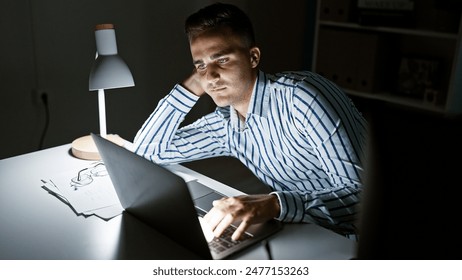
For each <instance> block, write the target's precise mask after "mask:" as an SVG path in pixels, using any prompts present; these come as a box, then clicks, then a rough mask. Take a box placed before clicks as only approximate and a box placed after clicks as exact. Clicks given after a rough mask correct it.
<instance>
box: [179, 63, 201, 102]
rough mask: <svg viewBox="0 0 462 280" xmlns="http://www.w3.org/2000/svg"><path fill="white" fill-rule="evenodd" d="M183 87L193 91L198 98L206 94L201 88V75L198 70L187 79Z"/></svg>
mask: <svg viewBox="0 0 462 280" xmlns="http://www.w3.org/2000/svg"><path fill="white" fill-rule="evenodd" d="M181 85H182V86H183V87H184V88H186V89H187V90H189V91H191V92H192V93H194V94H195V95H197V96H201V95H203V94H204V93H205V90H204V89H203V88H202V86H201V82H200V79H199V75H198V74H197V71H196V68H194V70H193V72H192V73H191V75H190V76H189V77H187V78H186V79H185V80H184V81H183V82H182V83H181Z"/></svg>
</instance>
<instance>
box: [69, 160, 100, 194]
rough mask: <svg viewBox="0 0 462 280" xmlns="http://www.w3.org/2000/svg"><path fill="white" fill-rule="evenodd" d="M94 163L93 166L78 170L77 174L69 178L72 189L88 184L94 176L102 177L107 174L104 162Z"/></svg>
mask: <svg viewBox="0 0 462 280" xmlns="http://www.w3.org/2000/svg"><path fill="white" fill-rule="evenodd" d="M94 164H95V165H94V166H91V167H87V168H84V169H82V170H80V171H79V173H77V176H76V177H74V178H72V179H71V187H73V188H74V190H78V188H80V187H84V186H88V185H90V184H91V183H92V182H93V178H94V177H104V176H107V175H108V173H107V170H106V167H105V166H104V163H102V162H97V163H94Z"/></svg>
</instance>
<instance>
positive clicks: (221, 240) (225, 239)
mask: <svg viewBox="0 0 462 280" xmlns="http://www.w3.org/2000/svg"><path fill="white" fill-rule="evenodd" d="M235 229H236V228H235V227H234V226H233V225H231V226H229V227H228V228H227V229H225V231H224V232H223V233H222V234H221V236H220V237H214V238H213V239H212V241H210V242H209V248H210V249H211V250H212V251H213V252H215V253H217V254H219V253H221V252H223V251H225V250H226V249H229V248H231V247H233V246H235V245H237V244H239V243H241V242H242V241H244V240H247V239H249V238H252V235H251V234H250V233H248V232H245V233H244V234H242V235H241V237H240V238H239V240H233V239H232V238H231V236H232V235H233V232H234V230H235Z"/></svg>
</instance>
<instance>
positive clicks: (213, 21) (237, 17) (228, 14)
mask: <svg viewBox="0 0 462 280" xmlns="http://www.w3.org/2000/svg"><path fill="white" fill-rule="evenodd" d="M222 27H228V28H230V29H231V31H232V32H233V33H235V34H237V35H238V36H240V37H241V38H242V40H243V42H244V43H245V44H246V45H247V46H248V47H249V48H250V47H253V46H255V34H254V31H253V27H252V22H251V21H250V19H249V17H248V16H247V15H246V14H245V13H244V12H243V11H242V10H241V9H239V8H238V7H236V6H234V5H231V4H223V3H215V4H212V5H210V6H207V7H205V8H202V9H200V10H199V11H197V12H196V13H194V14H192V15H190V16H189V17H188V18H187V19H186V22H185V32H186V35H187V36H188V39H189V41H190V42H191V40H192V39H194V38H195V37H196V36H197V35H199V34H200V33H202V32H203V31H206V30H210V29H214V28H222Z"/></svg>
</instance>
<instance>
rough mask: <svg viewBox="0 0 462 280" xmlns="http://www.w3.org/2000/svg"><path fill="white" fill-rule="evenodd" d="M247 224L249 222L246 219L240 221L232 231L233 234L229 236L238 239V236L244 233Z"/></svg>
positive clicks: (247, 226)
mask: <svg viewBox="0 0 462 280" xmlns="http://www.w3.org/2000/svg"><path fill="white" fill-rule="evenodd" d="M249 226H250V224H249V223H247V221H242V222H241V223H240V224H239V226H238V227H237V228H236V230H235V231H234V233H233V235H232V236H231V239H233V240H239V238H241V236H242V234H244V232H245V231H246V230H247V229H248V228H249Z"/></svg>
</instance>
